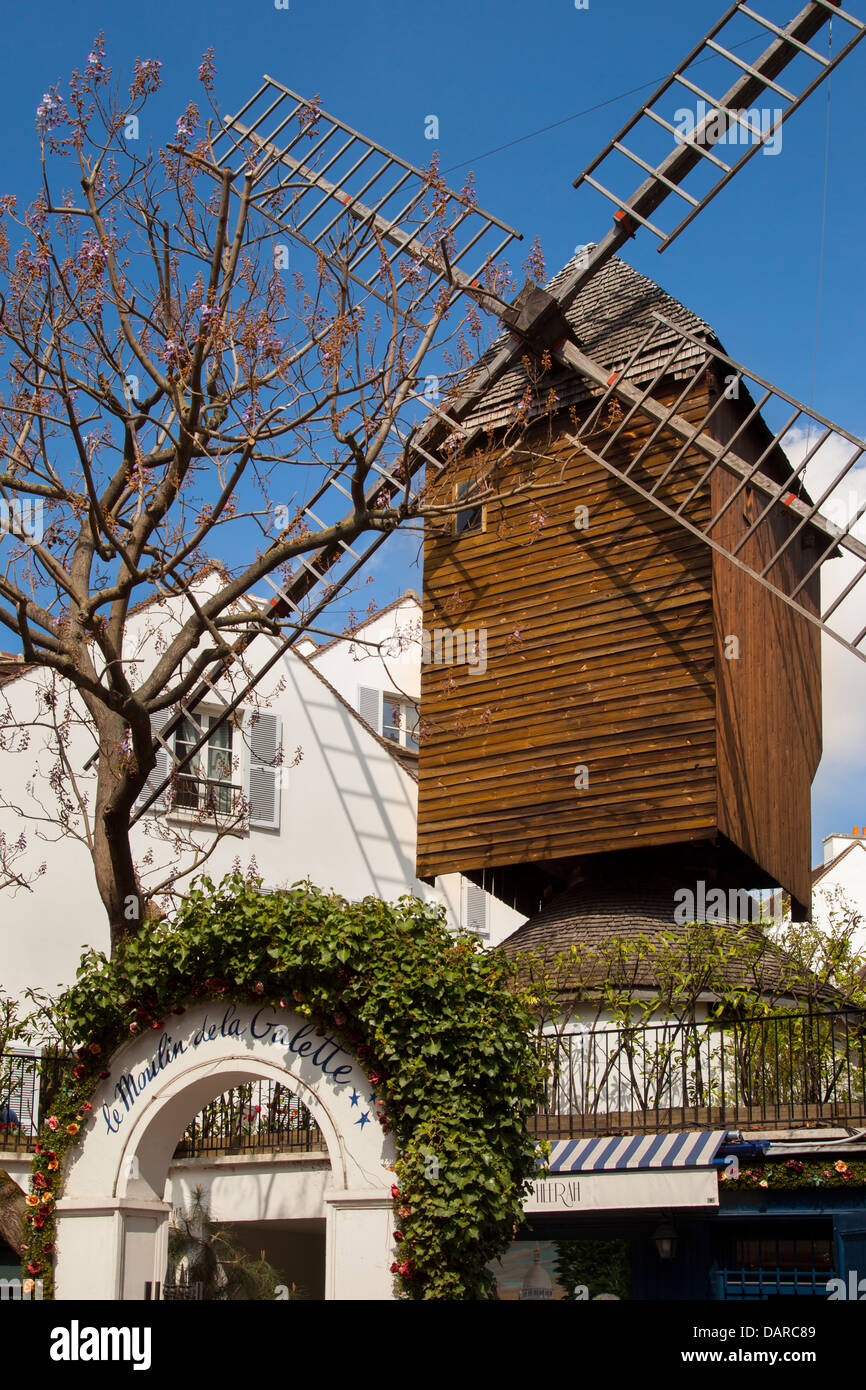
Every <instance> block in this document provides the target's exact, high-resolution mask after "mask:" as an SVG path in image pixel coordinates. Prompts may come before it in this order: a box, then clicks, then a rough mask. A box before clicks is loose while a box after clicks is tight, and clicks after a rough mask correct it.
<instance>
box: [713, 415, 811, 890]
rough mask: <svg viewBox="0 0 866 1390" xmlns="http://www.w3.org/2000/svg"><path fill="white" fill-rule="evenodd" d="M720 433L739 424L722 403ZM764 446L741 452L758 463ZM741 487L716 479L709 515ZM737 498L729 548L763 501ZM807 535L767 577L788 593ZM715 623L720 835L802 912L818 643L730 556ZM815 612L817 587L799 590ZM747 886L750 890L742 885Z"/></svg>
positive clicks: (764, 545) (724, 530)
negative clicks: (728, 655) (729, 644)
mask: <svg viewBox="0 0 866 1390" xmlns="http://www.w3.org/2000/svg"><path fill="white" fill-rule="evenodd" d="M724 410H725V413H724V414H721V413H720V433H721V432H722V431H724V430H725V429H726V428H728V429H729V428H731V422H732V421H733V420H734V419H735V418H736V415H735V411H734V405H733V403H731V404H730V405H728V403H725V407H724ZM762 446H763V441H755V440H751V441H744V442H743V445H742V447H741V449H740V452H741V453H742V455H743V457H744V458H745V459H746V460H747V462H750V463H751V462H753V461H754V460H755V458H756V457H757V456H758V453H757V451H758V450H759V448H760V447H762ZM735 486H736V483H735V480H734V479H733V478H731V477H730V475H728V474H727V473H722V472H721V470H719V475H718V477H717V479H716V481H715V482H714V485H713V509H714V510H715V509H717V508H718V507H720V506H721V505H722V503H723V501H724V499H725V498H727V497H729V496H730V495H731V492H732V491H733V490H734V488H735ZM748 492H749V493H750V494H752V495H751V496H750V497H749V498H748V500H747V499H746V497H745V496H744V494H741V495H740V497H739V498H738V499H737V501H736V502H735V503H734V504H733V505H732V506H731V507H730V508H729V509H728V512H727V513H726V515H725V517H724V518H723V519H722V521H721V522H720V523H719V526H718V527H717V529H716V531H714V533H713V534H714V536H717V537H718V539H719V540H724V541H725V542H726V543H730V542H731V541H732V540H734V541H735V540H739V538H740V537H741V536H742V535H743V533H744V531H745V530H746V529H747V527H748V522H747V521H746V519H745V516H744V507H748V508H749V509H750V515H751V517H752V518H755V517H757V516H759V515H760V513H761V511H762V510H763V508H764V505H765V501H764V500H762V498H761V497H760V495H758V494H753V493H752V489H749V490H748ZM794 525H795V521H794V518H792V517H789V516H788V515H787V514H783V513H779V514H775V513H774V514H773V515H772V516H771V517H768V518H767V520H766V521H765V522H764V523H763V525H762V526H761V528H760V531H759V532H758V534H757V535H756V536H755V537H754V538H753V540H751V541H749V543H748V544H747V546H746V547H744V551H743V558H744V560H746V561H747V562H748V563H750V564H753V565H754V564H755V563H756V561H758V560H760V567H763V565H764V564H765V563H766V561H767V560H768V559H769V558H770V556H771V555H772V554H773V553H774V551H775V550H776V549H777V548H778V547H779V545H781V544H782V542H783V540H784V539H785V537H786V536H788V535H790V533H791V530H792V529H793V528H794ZM801 536H802V532H801V535H800V536H798V537H797V538H796V539H795V540H794V541H792V543H791V545H790V546H789V547H788V549H787V551H786V552H785V555H784V556H783V557H782V560H781V561H780V562H779V565H778V567H777V569H775V570H774V571H773V574H772V575H771V576H770V577H771V578H772V577H775V578H776V580H777V582H781V584H782V587H783V589H784V590H785V592H787V593H790V591H791V589H792V588H793V587H794V586H795V584H796V583H797V581H798V580H799V579H800V578H801V577H802V575H803V574H805V573H806V572H807V571H808V570H809V569H810V568H811V566H812V565H813V564H814V562H815V559H816V554H817V552H816V551H815V550H814V549H807V548H804V546H803V544H802V541H801ZM713 596H714V600H713V601H714V609H715V620H716V665H717V675H716V681H717V687H718V705H717V736H718V750H719V761H718V788H719V829H720V830H721V832H722V833H723V834H724V835H726V836H727V837H728V838H729V839H730V840H732V841H733V842H734V844H736V845H738V846H739V848H740V849H742V850H743V851H744V852H745V853H746V854H748V855H749V857H750V858H752V859H754V860H755V861H756V862H757V863H758V864H761V865H762V866H763V867H764V868H765V869H766V870H767V871H768V873H769V874H770V876H771V877H772V878H773V879H774V880H775V881H776V882H777V883H780V884H782V886H783V887H784V888H786V889H787V890H788V892H790V893H791V894H792V895H793V896H794V898H795V899H797V900H798V902H799V903H800V904H801V905H802V906H804V907H806V906H808V905H809V904H810V902H811V785H812V779H813V778H814V776H815V772H816V771H817V768H818V763H819V761H820V758H821V638H820V633H819V631H818V630H817V628H815V627H814V626H813V625H812V624H811V623H809V622H807V621H806V619H805V618H803V617H801V616H800V615H799V614H797V613H795V612H793V610H792V609H790V608H789V607H788V606H787V604H784V603H782V601H781V600H780V599H778V598H776V597H775V596H774V595H773V594H770V593H769V592H768V591H767V590H766V589H764V588H763V587H762V586H761V585H760V584H756V583H755V582H754V580H752V579H750V578H749V576H748V575H745V574H743V573H742V571H741V570H738V569H737V568H736V566H734V565H731V564H729V563H728V562H727V561H726V560H725V559H724V557H722V556H720V555H714V558H713ZM800 597H801V601H803V602H804V603H808V604H809V605H811V607H812V611H814V612H818V610H819V604H820V593H819V580H818V578H817V577H816V578H815V579H814V580H812V581H810V583H809V586H808V589H807V590H803V591H801V595H800ZM730 633H734V634H736V635H738V636H739V639H740V659H739V661H728V660H726V659H725V656H724V638H725V636H726V635H727V634H730ZM744 886H745V885H744Z"/></svg>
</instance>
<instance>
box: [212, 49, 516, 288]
mask: <svg viewBox="0 0 866 1390" xmlns="http://www.w3.org/2000/svg"><path fill="white" fill-rule="evenodd" d="M213 148H214V153H215V154H216V156H217V163H218V164H219V166H220V168H222V169H231V170H232V171H233V172H234V173H235V174H236V175H239V174H241V173H247V174H249V175H250V177H251V178H252V181H253V187H254V192H253V202H254V205H255V206H256V207H257V209H258V210H259V211H260V212H261V213H263V214H264V215H265V216H266V217H268V218H270V219H271V220H272V221H273V222H274V224H275V226H277V227H278V228H279V229H280V230H281V231H283V232H285V233H286V235H288V236H290V237H291V238H292V239H293V240H294V241H295V242H297V243H299V244H300V245H302V246H304V247H306V248H307V249H308V250H310V251H313V252H314V253H315V254H316V255H321V256H324V257H325V258H326V259H327V258H328V257H329V255H330V254H331V245H332V242H333V240H334V238H336V237H337V236H339V234H340V231H341V229H342V230H343V231H345V229H346V227H347V225H348V224H352V225H354V227H355V228H357V229H359V230H360V229H366V230H367V231H368V232H371V233H375V234H376V235H368V236H366V237H364V236H362V237H361V238H360V240H359V244H358V246H357V248H356V250H355V251H354V253H353V254H352V255H351V257H350V261H349V273H350V275H351V278H352V280H353V281H354V282H355V284H356V285H358V286H360V287H361V288H362V289H363V290H365V291H366V292H367V293H369V294H372V295H375V296H376V297H377V298H379V299H382V300H384V299H385V294H384V284H385V283H386V281H387V280H388V279H389V277H390V275H393V279H394V283H395V285H396V290H397V292H398V293H400V292H404V293H405V292H408V293H406V301H407V303H406V308H405V312H406V314H407V315H410V314H415V313H417V311H418V309H419V301H420V300H421V299H423V300H424V301H432V299H433V298H434V297H435V295H436V293H437V292H438V291H439V289H440V288H441V287H442V286H443V285H444V284H448V283H450V284H451V285H452V286H455V287H457V289H458V290H459V289H466V288H473V287H474V288H476V289H478V290H483V289H484V288H485V276H486V275H487V274H488V272H489V270H490V268H491V267H493V266H495V265H496V263H497V261H498V258H499V257H500V256H501V255H502V253H503V251H504V250H505V248H506V247H507V246H508V245H509V243H510V242H511V241H512V240H513V239H514V238H515V237H519V236H520V233H519V232H517V231H516V230H515V229H514V228H513V227H509V226H508V224H507V223H505V222H502V221H501V220H500V219H499V218H498V217H495V216H494V215H493V214H492V213H489V212H485V211H484V210H483V209H482V208H480V207H478V205H477V204H476V203H475V201H474V198H473V197H472V196H471V195H469V194H466V193H458V192H456V191H455V190H453V189H451V188H449V187H447V185H446V184H445V183H444V181H443V180H442V179H440V178H437V177H435V176H433V175H431V173H430V171H428V170H423V169H419V168H416V166H415V165H414V164H409V163H408V162H407V161H406V160H404V159H401V158H400V156H399V155H396V154H393V153H392V152H391V151H390V150H387V149H385V147H384V146H383V145H380V144H378V143H377V142H376V141H374V140H370V139H369V138H368V137H367V136H365V135H361V134H360V133H359V132H358V131H357V130H354V129H353V128H352V127H351V126H348V125H346V124H345V122H343V121H340V120H338V119H337V117H336V116H332V115H330V114H329V113H328V112H327V111H323V110H321V108H319V107H318V106H317V105H315V104H314V103H313V102H311V101H309V100H308V99H305V98H304V97H302V96H300V95H299V94H298V93H297V92H293V91H292V90H291V89H290V88H289V87H286V86H284V85H283V83H281V82H277V81H276V80H275V79H274V78H272V77H268V76H267V75H265V77H264V80H263V82H262V85H261V87H260V88H259V89H258V91H257V92H256V93H255V94H254V95H253V96H252V97H251V98H250V100H249V101H248V102H246V104H245V105H244V106H243V107H242V108H241V109H240V111H239V112H238V113H237V115H235V116H229V117H227V118H226V122H225V126H224V128H223V129H222V130H221V131H220V132H219V133H218V134H217V135H216V136H215V138H214V142H213ZM380 238H381V240H382V241H385V242H387V243H388V249H387V252H386V253H385V255H384V262H386V263H387V264H383V255H382V249H381V246H380ZM443 244H444V248H445V254H443V249H442V248H443ZM413 266H415V267H417V266H424V267H425V268H426V269H427V270H428V271H429V272H430V278H429V279H428V280H427V281H426V282H425V283H424V284H423V288H419V285H418V279H417V275H416V274H415V273H414V271H413ZM470 267H471V268H470Z"/></svg>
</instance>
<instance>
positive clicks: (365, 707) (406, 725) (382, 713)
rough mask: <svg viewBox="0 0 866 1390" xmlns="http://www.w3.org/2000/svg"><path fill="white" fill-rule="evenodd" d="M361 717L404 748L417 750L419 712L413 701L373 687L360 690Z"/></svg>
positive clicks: (365, 686) (363, 686)
mask: <svg viewBox="0 0 866 1390" xmlns="http://www.w3.org/2000/svg"><path fill="white" fill-rule="evenodd" d="M358 713H359V714H360V716H361V718H362V719H363V720H364V722H365V723H366V724H369V725H370V728H371V729H373V730H375V732H376V733H377V734H381V735H382V737H383V738H387V739H388V740H389V742H391V743H399V745H400V747H401V748H414V749H416V750H417V748H418V724H419V721H420V712H419V710H418V706H417V705H416V703H415V701H414V700H410V699H408V698H407V697H406V696H405V695H395V694H393V693H392V692H391V691H389V690H385V691H381V690H375V689H374V688H373V687H372V686H367V685H362V686H359V687H358Z"/></svg>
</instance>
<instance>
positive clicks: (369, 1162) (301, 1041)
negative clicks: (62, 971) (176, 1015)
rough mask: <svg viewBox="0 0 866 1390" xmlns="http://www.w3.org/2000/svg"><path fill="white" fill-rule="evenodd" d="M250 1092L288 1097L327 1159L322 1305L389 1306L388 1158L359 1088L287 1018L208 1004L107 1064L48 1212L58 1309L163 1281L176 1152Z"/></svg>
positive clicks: (367, 1092)
mask: <svg viewBox="0 0 866 1390" xmlns="http://www.w3.org/2000/svg"><path fill="white" fill-rule="evenodd" d="M256 1079H264V1080H273V1081H276V1082H279V1083H280V1084H281V1085H283V1086H285V1087H287V1089H289V1090H291V1091H292V1092H293V1093H294V1094H295V1095H297V1097H298V1098H299V1100H301V1101H302V1102H303V1104H304V1105H305V1106H306V1107H307V1108H308V1110H309V1111H310V1113H311V1114H312V1116H313V1118H314V1119H315V1121H316V1123H317V1124H318V1126H319V1128H320V1130H321V1131H322V1135H323V1137H324V1140H325V1144H326V1146H327V1150H328V1157H329V1160H330V1164H331V1184H330V1188H329V1190H328V1191H327V1192H326V1195H325V1204H324V1205H325V1210H324V1211H323V1213H322V1214H323V1215H324V1216H325V1219H326V1223H327V1226H326V1230H327V1237H326V1252H327V1253H326V1262H327V1263H326V1297H328V1298H365V1299H371V1298H372V1299H385V1298H391V1297H392V1291H391V1284H392V1280H391V1275H390V1273H389V1267H390V1264H391V1262H392V1260H393V1258H394V1253H393V1249H392V1244H393V1242H392V1229H393V1214H392V1204H391V1195H390V1190H391V1183H392V1181H393V1176H392V1173H391V1170H390V1166H386V1165H390V1164H391V1163H392V1162H393V1145H392V1143H391V1141H390V1140H389V1139H386V1138H385V1136H384V1135H383V1134H382V1130H381V1127H380V1126H379V1124H378V1123H376V1119H375V1105H374V1100H373V1098H372V1096H371V1087H370V1082H369V1080H368V1079H367V1077H366V1076H365V1075H364V1073H363V1071H362V1070H361V1068H360V1067H359V1066H358V1063H357V1061H356V1060H355V1058H354V1057H352V1056H351V1055H350V1054H349V1053H347V1052H346V1051H345V1050H344V1049H343V1048H342V1047H341V1046H340V1045H339V1043H337V1042H335V1041H334V1039H333V1038H331V1037H330V1036H328V1035H324V1034H321V1033H319V1032H318V1031H317V1030H316V1028H315V1025H313V1024H311V1023H310V1021H309V1020H308V1019H305V1018H303V1017H302V1016H301V1015H299V1014H296V1013H294V1012H290V1011H288V1010H284V1009H278V1008H274V1007H272V1006H271V1005H263V1006H261V1007H256V1006H249V1005H237V1004H232V1003H229V1004H216V1005H215V1004H213V1003H210V1004H208V1005H206V1006H197V1007H195V1008H193V1009H190V1010H189V1011H188V1012H187V1013H185V1014H184V1015H183V1016H182V1017H181V1018H180V1019H178V1021H177V1022H175V1020H174V1019H172V1020H171V1023H170V1025H166V1026H165V1028H164V1030H163V1031H161V1032H159V1033H154V1032H153V1031H151V1032H149V1033H148V1034H144V1035H141V1036H139V1037H137V1038H135V1039H133V1040H132V1041H130V1042H129V1043H128V1044H126V1045H125V1046H124V1047H123V1048H121V1049H120V1050H119V1051H118V1052H117V1053H116V1054H115V1055H114V1057H113V1058H112V1059H111V1063H110V1075H109V1077H108V1078H107V1079H106V1080H104V1081H103V1082H101V1083H100V1086H99V1087H98V1088H97V1091H96V1093H95V1094H94V1096H93V1098H92V1103H93V1112H92V1114H91V1116H90V1117H89V1120H88V1125H87V1133H86V1134H85V1135H84V1136H83V1137H82V1138H81V1139H80V1141H79V1143H78V1145H77V1147H76V1149H75V1150H74V1151H73V1156H72V1157H71V1159H70V1162H69V1169H68V1173H67V1176H66V1183H65V1187H64V1190H63V1195H62V1197H61V1198H60V1199H59V1200H58V1202H57V1209H56V1216H57V1236H56V1242H55V1243H56V1257H55V1281H56V1296H57V1298H59V1299H72V1298H91V1299H134V1298H142V1297H143V1296H144V1285H145V1283H146V1282H147V1281H151V1282H157V1281H160V1282H161V1281H162V1280H163V1278H164V1276H165V1268H166V1258H167V1248H168V1217H169V1211H170V1206H169V1203H168V1202H166V1201H165V1188H166V1181H167V1176H168V1167H169V1163H170V1162H171V1158H172V1154H173V1153H174V1150H175V1147H176V1145H177V1143H178V1141H179V1139H180V1137H181V1135H182V1133H183V1131H184V1129H185V1128H186V1126H187V1125H188V1124H189V1123H190V1121H191V1120H192V1119H193V1118H194V1116H195V1115H196V1114H198V1112H199V1111H200V1110H201V1109H202V1107H203V1106H204V1105H206V1104H207V1102H208V1101H209V1100H212V1099H214V1098H215V1097H216V1096H218V1095H220V1094H221V1093H222V1092H223V1091H225V1090H228V1089H229V1088H230V1087H232V1086H239V1085H242V1084H243V1083H245V1082H248V1081H251V1080H256Z"/></svg>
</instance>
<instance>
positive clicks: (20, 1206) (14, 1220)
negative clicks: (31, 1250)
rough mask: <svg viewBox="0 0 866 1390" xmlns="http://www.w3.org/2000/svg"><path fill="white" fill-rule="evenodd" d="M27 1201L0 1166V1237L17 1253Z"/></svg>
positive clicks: (20, 1241) (19, 1248)
mask: <svg viewBox="0 0 866 1390" xmlns="http://www.w3.org/2000/svg"><path fill="white" fill-rule="evenodd" d="M26 1214H27V1202H26V1199H25V1195H24V1193H23V1192H22V1190H21V1188H20V1187H19V1186H18V1184H17V1182H15V1180H14V1178H10V1176H9V1174H8V1173H7V1172H6V1170H5V1168H0V1239H3V1240H5V1242H6V1244H7V1245H8V1246H10V1247H11V1249H12V1250H14V1251H15V1254H16V1255H18V1254H19V1253H20V1250H21V1244H22V1242H23V1240H24V1217H25V1216H26Z"/></svg>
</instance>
